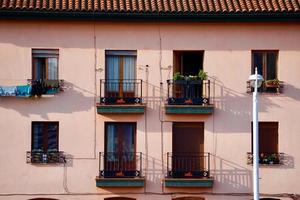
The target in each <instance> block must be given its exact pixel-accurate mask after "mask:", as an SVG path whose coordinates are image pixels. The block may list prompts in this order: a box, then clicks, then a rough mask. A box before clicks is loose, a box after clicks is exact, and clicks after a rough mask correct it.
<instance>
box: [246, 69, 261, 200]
mask: <svg viewBox="0 0 300 200" xmlns="http://www.w3.org/2000/svg"><path fill="white" fill-rule="evenodd" d="M263 80H264V79H263V77H262V76H261V75H259V74H257V67H256V68H255V74H252V75H251V76H250V77H249V81H250V84H251V87H254V92H253V110H252V117H253V152H252V153H253V197H254V200H259V141H258V138H259V137H258V134H259V133H258V98H257V88H259V87H260V86H261V84H262V81H263Z"/></svg>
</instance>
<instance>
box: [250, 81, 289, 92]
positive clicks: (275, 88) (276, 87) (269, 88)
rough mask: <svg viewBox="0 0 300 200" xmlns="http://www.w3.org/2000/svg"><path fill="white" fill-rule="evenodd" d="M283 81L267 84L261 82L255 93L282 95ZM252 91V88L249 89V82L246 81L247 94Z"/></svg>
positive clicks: (266, 82) (267, 82)
mask: <svg viewBox="0 0 300 200" xmlns="http://www.w3.org/2000/svg"><path fill="white" fill-rule="evenodd" d="M283 85H284V84H283V81H279V82H276V83H269V81H263V82H262V85H261V87H259V88H258V89H257V92H260V93H278V94H279V93H282V90H283ZM253 91H254V88H253V87H251V84H250V81H247V93H251V92H253Z"/></svg>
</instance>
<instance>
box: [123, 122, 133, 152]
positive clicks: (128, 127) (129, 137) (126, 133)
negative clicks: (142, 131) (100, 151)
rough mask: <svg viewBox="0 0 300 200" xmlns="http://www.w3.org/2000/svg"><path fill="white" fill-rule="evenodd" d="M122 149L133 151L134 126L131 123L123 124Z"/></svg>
mask: <svg viewBox="0 0 300 200" xmlns="http://www.w3.org/2000/svg"><path fill="white" fill-rule="evenodd" d="M122 133H123V151H124V152H130V153H131V152H134V127H133V124H124V125H123V131H122Z"/></svg>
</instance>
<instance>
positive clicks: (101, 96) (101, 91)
mask: <svg viewBox="0 0 300 200" xmlns="http://www.w3.org/2000/svg"><path fill="white" fill-rule="evenodd" d="M101 92H102V80H101V79H100V95H99V96H100V103H101V97H102V93H101Z"/></svg>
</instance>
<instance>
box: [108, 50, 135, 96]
mask: <svg viewBox="0 0 300 200" xmlns="http://www.w3.org/2000/svg"><path fill="white" fill-rule="evenodd" d="M105 54H106V81H108V82H109V81H110V82H109V84H108V85H107V87H106V92H107V93H110V95H108V96H126V97H133V96H134V91H135V87H134V86H135V84H134V83H133V82H132V81H134V80H135V78H136V72H135V68H136V51H106V52H105ZM113 94H114V95H113Z"/></svg>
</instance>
